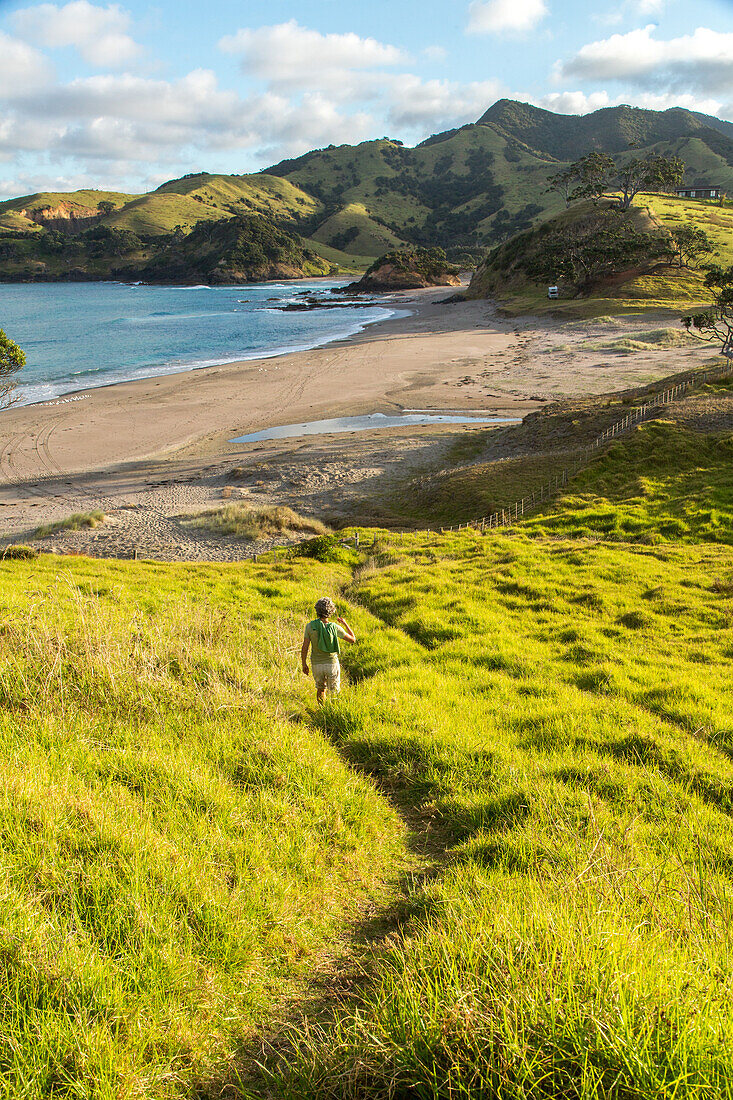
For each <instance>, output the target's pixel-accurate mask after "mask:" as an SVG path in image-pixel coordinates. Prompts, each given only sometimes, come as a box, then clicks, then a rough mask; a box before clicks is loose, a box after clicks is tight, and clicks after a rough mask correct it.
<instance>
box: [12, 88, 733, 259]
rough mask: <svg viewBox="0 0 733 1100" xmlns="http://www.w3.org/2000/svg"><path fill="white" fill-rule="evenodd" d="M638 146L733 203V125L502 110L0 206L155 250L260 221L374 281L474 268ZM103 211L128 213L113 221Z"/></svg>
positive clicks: (26, 220) (22, 226)
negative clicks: (121, 235) (577, 178)
mask: <svg viewBox="0 0 733 1100" xmlns="http://www.w3.org/2000/svg"><path fill="white" fill-rule="evenodd" d="M630 145H633V147H634V149H635V151H636V153H637V155H639V156H644V155H647V154H650V153H662V154H675V155H678V156H680V157H682V159H683V160H684V161H685V163H686V164H687V175H686V181H687V182H688V183H689V184H690V185H704V184H713V185H716V186H719V187H723V188H727V189H730V190H732V191H733V126H731V124H730V123H726V122H724V121H721V120H720V119H715V118H712V117H708V116H705V115H701V114H699V113H695V112H690V111H686V110H682V109H672V110H669V111H662V112H659V111H645V110H642V109H640V108H631V107H613V108H607V109H604V110H602V111H596V112H594V113H592V114H589V115H583V116H569V115H556V114H553V113H552V112H550V111H543V110H540V109H539V108H535V107H532V106H530V105H529V104H523V103H516V102H513V101H510V100H500V101H499V102H498V103H496V104H494V106H493V107H491V108H490V109H489V110H488V111H487V112H486V114H485V115H484V116H483V117H482V118H481V119H480V120H479V121H478V122H477V123H476V124H475V125H467V126H462V127H460V128H459V129H457V130H451V131H448V132H446V133H442V134H437V135H435V136H434V137H431V138H429V139H428V140H427V141H425V142H423V143H422V144H421V145H419V146H417V148H414V149H413V148H406V147H405V146H403V145H402V143H401V142H398V141H393V140H390V139H389V138H382V139H380V140H378V141H367V142H362V143H361V144H359V145H356V146H352V145H341V146H330V147H329V148H327V149H319V150H315V151H314V152H311V153H307V154H305V155H304V156H302V157H299V158H297V159H295V160H288V161H283V162H281V163H280V164H277V165H275V166H274V167H272V168H269V169H267V170H266V171H265V172H262V173H258V174H252V175H241V176H239V175H210V174H208V173H205V172H199V173H192V174H190V175H187V176H184V177H183V178H181V179H179V180H170V181H169V182H168V183H165V184H163V185H162V186H160V187H158V188H157V190H155V191H152V192H150V193H149V194H145V195H124V194H118V193H112V192H102V191H78V192H72V193H70V194H68V195H63V194H38V195H31V196H25V197H23V198H20V199H12V200H8V201H6V202H4V203H0V230H2V229H5V230H7V231H12V232H28V233H31V232H34V231H35V230H36V228H37V224H38V223H39V221H40V222H42V223H43V224H46V225H48V226H49V227H51V228H59V227H61V228H62V229H63V228H66V229H68V228H69V226H76V228H79V227H80V226H82V225H83V224H86V225H87V226H88V225H90V224H93V223H94V224H99V225H102V226H105V227H107V228H114V229H120V230H125V231H130V232H133V233H135V234H136V235H138V236H139V237H141V238H155V237H156V236H161V235H165V234H170V233H172V232H173V231H174V230H175V229H176V227H178V226H180V227H181V228H182V229H183V230H184V231H187V230H190V229H191V228H192V227H193V226H194V225H195V224H196V222H198V221H214V220H218V219H222V218H227V217H231V216H232V215H235V214H245V215H246V214H260V215H262V216H264V217H267V218H268V219H270V220H271V221H273V222H274V223H275V224H276V225H278V226H280V227H284V228H286V229H295V230H297V231H298V232H299V233H300V234H301V235H302V236H304V237H306V238H309V239H312V240H313V241H315V242H317V247H318V246H320V247H323V248H327V249H330V250H332V251H331V253H330V254H327V253H323V255H324V256H325V258H327V259H333V254H334V251H335V252H337V253H340V254H347V255H348V256H350V257H351V259H350V260H349V261H346V263H347V264H350V265H351V267H352V268H354V267H356V268H361V269H362V270H363V269H364V268H366V267H368V266H369V263H370V262H371V261H372V260H374V259H375V258H376V257H378V256H380V255H382V254H383V253H384V252H386V251H388V250H390V249H393V248H401V247H404V246H405V244H410V245H419V246H424V247H432V246H435V245H438V246H441V247H444V248H446V249H447V250H448V251H449V258H450V259H451V260H454V261H456V262H462V263H472V262H475V261H477V260H478V259H479V257H480V256H481V254H482V252H483V250H484V249H485V248H486V247H487V246H491V245H495V244H497V243H500V242H502V241H505V240H506V239H507V238H509V237H511V236H512V235H513V234H515V233H517V232H519V231H522V230H526V229H530V228H531V227H533V226H535V225H536V224H537V223H538V222H540V221H541V220H543V219H544V218H547V216H548V215H554V214H557V213H559V212H561V210H562V200H561V199H560V197H559V196H558V195H557V194H554V193H549V192H548V191H547V182H548V179H549V177H550V176H551V175H553V174H555V173H556V172H557V171H558V170H559V169H560V168H562V167H563V166H565V165H567V164H568V163H569V162H570V161H572V160H575V159H577V158H578V157H580V156H582V155H583V154H585V153H588V152H590V151H591V150H594V149H603V150H610V151H611V152H613V153H616V154H623V153H625V152H626V151H627V150H628V149H629V147H630ZM100 202H103V203H111V204H112V206H113V207H114V209H113V210H112V211H111V212H102V214H101V215H100V213H99V211H98V204H99V203H100ZM72 215H73V217H72ZM74 218H76V219H79V218H81V219H82V220H81V222H79V221H78V220H77V221H76V222H75V221H74ZM42 262H45V261H42ZM91 273H92V274H96V272H91ZM12 274H13V272H11V275H12Z"/></svg>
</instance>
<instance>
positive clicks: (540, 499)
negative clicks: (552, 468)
mask: <svg viewBox="0 0 733 1100" xmlns="http://www.w3.org/2000/svg"><path fill="white" fill-rule="evenodd" d="M730 375H733V359H727V360H726V362H725V363H724V364H723V365H722V366H720V367H708V368H706V369H704V370H699V371H694V372H691V373H690V374H689V375H688V376H687V377H684V378H681V379H680V380H678V381H677V382H675V384H674V385H673V386H670V387H669V388H668V389H666V390H662V391H661V392H660V393H658V394H657V395H656V396H655V397H654V398H652V400H650V401H646V402H645V403H644V404H643V405H637V406H635V407H634V408H633V409H630V410H629V412H628V413H627V414H626V416H624V417H622V418H621V420H617V421H616V423H615V424H611V425H610V427H608V428H606V430H605V431H603V432H601V434H600V435H599V436H597V437H596V438H595V439H594V440H593V442H592V443H589V444H588V445H587V446H586V447H584V448H583V457H582V458H580V459H579V460H578V461H577V462H576V463H574V464H573V465H572V466H569V467H566V468H565V469H564V470H562V472H561V473H559V474H555V475H553V477H551V478H550V480H549V481H548V482H546V483H545V484H544V485H542V486H541V487H540V488H539V489H538V490H533V491H532V492H531V493H527V495H526V496H523V497H520V498H519V499H518V500H515V501H514V503H513V504H510V505H509V507H507V508H498V509H497V510H496V511H495V512H492V513H491V514H490V515H488V516H481V518H480V519H472V520H468V522H467V523H458V524H454V525H453V526H452V527H441V528H440V531H441V533H443V532H448V531H467V530H469V528H473V529H477V530H479V531H490V530H492V529H493V528H497V527H510V526H511V525H512V524H513V523H516V522H517V520H519V519H521V518H522V516H523V515H524V514H525V513H526V512H529V511H531V510H532V509H533V508H536V507H538V506H539V505H540V504H542V503H544V501H547V500H550V499H551V497H554V496H556V495H557V494H558V493H559V492H560V490H561V489H562V488H563V487H564V486H565V485H567V483H568V481H569V480H570V478H571V477H572V476H573V475H574V474H576V473H578V471H579V470H580V469H581V468H582V467H583V465H584V464H585V463H586V462H588V461H589V460H590V459H591V458H592V456H593V454H594V453H596V452H597V451H599V450H600V448H601V447H603V446H604V444H606V443H609V442H610V441H611V440H613V439H615V438H616V437H617V436H619V435H622V434H623V433H624V432H628V431H630V430H631V429H632V428H633V427H635V425H637V424H639V423H641V421H643V420H645V419H646V418H647V417H648V416H649V414H650V413H651V412H652V411H653V410H655V409H658V408H659V407H660V406H661V405H671V404H672V402H674V401H678V400H679V398H680V397H683V396H684V395H685V394H686V393H689V392H690V390H693V389H696V388H697V387H698V386H701V385H704V384H705V383H706V382H715V381H719V380H720V379H722V378H726V377H729V376H730Z"/></svg>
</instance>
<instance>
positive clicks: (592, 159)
mask: <svg viewBox="0 0 733 1100" xmlns="http://www.w3.org/2000/svg"><path fill="white" fill-rule="evenodd" d="M684 174H685V164H684V161H682V160H680V158H679V157H663V156H661V155H659V154H654V155H652V156H648V157H643V158H639V157H635V158H632V159H631V160H628V161H625V162H622V163H620V164H616V163H615V161H614V160H613V157H611V156H609V155H608V153H589V154H588V155H587V156H585V157H581V158H580V160H576V161H574V162H573V163H572V164H571V165H570V166H569V167H568V168H563V169H562V171H560V172H558V173H557V174H556V175H554V176H551V177H550V179H549V181H548V182H549V187H548V188H547V190H548V191H557V192H559V194H561V195H562V196H563V198H564V199H565V205H566V206H569V205H570V203H571V202H575V201H576V200H577V199H593V200H594V201H595V200H597V199H599V198H600V196H601V195H602V194H603V192H604V191H608V190H618V191H620V192H621V196H620V198H619V199H618V208H619V210H628V209H629V207H630V206H631V204H632V202H633V201H634V199H635V198H636V196H637V195H638V194H639V192H640V191H669V190H672V188H674V187H677V186H678V184H679V183H680V182H681V180H682V177H683V176H684Z"/></svg>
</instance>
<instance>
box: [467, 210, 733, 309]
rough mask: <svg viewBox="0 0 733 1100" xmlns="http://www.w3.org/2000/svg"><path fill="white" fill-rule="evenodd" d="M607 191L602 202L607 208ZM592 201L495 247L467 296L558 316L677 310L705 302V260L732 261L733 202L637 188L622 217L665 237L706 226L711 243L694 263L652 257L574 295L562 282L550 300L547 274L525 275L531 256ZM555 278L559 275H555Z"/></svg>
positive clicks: (588, 212) (584, 214)
mask: <svg viewBox="0 0 733 1100" xmlns="http://www.w3.org/2000/svg"><path fill="white" fill-rule="evenodd" d="M613 205H614V204H613V201H612V197H610V196H609V197H607V198H606V200H605V202H604V203H602V204H601V206H600V208H599V209H601V210H603V209H604V208H605V209H607V210H611V209H612V207H613ZM595 210H596V208H595V207H594V206H593V204H592V203H590V202H578V203H574V204H572V205H571V206H570V207H569V209H567V210H563V211H562V212H561V213H560V214H557V215H556V216H555V217H553V218H550V219H548V220H547V221H545V222H543V223H542V224H541V225H539V226H538V227H537V228H536V229H529V230H525V231H524V232H522V233H519V234H517V235H516V236H515V237H513V238H511V239H510V240H508V241H506V242H505V243H504V244H502V245H498V246H497V247H496V248H494V249H492V250H491V251H490V252H489V253H488V254H487V256H486V258H485V260H484V261H483V263H482V264H481V265H480V266H479V268H478V269H477V271H476V274H475V276H474V278H473V280H472V282H471V286H470V288H469V291H468V295H469V297H473V298H482V297H495V298H498V299H499V300H500V301H501V302H502V304H503V305H504V306H505V307H506V308H507V309H508V310H510V311H512V312H516V313H523V312H539V313H547V312H552V313H553V314H556V315H558V316H567V317H574V316H577V317H583V316H585V317H591V316H594V315H604V314H610V315H612V314H621V313H625V312H638V310H639V309H640V308H646V309H655V310H675V311H677V312H679V311H680V310H684V309H685V308H687V307H688V306H692V305H698V304H704V303H707V302H709V300H710V294H709V291H708V290H707V289H706V287H705V285H704V271H703V270H702V263H703V262H708V261H709V260H711V259H712V260H714V262H716V263H721V264H731V263H733V233H732V232H731V230H732V229H733V206H731V204H730V203H727V202H726V203H725V204H724V205H722V206H721V205H720V204H718V203H711V202H705V201H702V200H699V201H698V200H695V199H681V198H677V197H676V196H670V195H655V194H641V195H639V196H637V198H636V200H635V203H634V205H632V207H631V208H630V210H629V211H628V212H627V214H626V215H624V223H625V224H629V225H631V226H633V227H634V229H635V230H637V231H638V232H640V233H647V234H649V233H651V234H654V233H658V234H661V235H665V234H666V233H669V231H670V230H671V229H673V228H674V227H676V226H681V225H691V226H693V227H695V228H700V229H703V230H704V231H705V232H706V233H707V234H708V237H709V238H710V240H711V241H712V244H713V246H714V249H715V254H714V256H712V257H710V256H706V257H704V258H703V261H701V262H700V263H699V264H697V265H692V266H690V267H682V268H680V267H678V266H677V265H676V264H674V263H671V262H664V261H662V260H660V259H658V258H657V259H652V260H649V262H647V263H644V264H641V265H637V266H635V267H632V268H629V269H628V270H626V271H624V270H619V272H618V273H617V275H614V276H613V277H606V278H602V279H598V280H597V282H596V284H595V285H593V286H592V287H591V288H589V289H588V290H586V291H584V292H582V293H578V294H576V295H575V296H572V288H565V290H564V292H563V294H562V296H561V298H560V299H559V300H548V298H547V285H548V281H547V279H545V280H543V281H542V282H540V281H538V280H537V279H535V278H533V277H532V275H531V274H530V271H531V264H532V261H533V259H534V257H535V256H536V255H537V254H538V252H539V250H540V249H541V248H542V246H543V242H544V241H545V239H546V238H547V236H548V235H551V234H558V233H560V234H562V233H568V232H572V231H573V229H574V227H575V226H577V225H578V224H580V223H581V222H582V221H583V219H586V218H588V217H590V216H593V215H594V212H595ZM554 281H557V280H554Z"/></svg>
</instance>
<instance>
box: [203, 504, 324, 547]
mask: <svg viewBox="0 0 733 1100" xmlns="http://www.w3.org/2000/svg"><path fill="white" fill-rule="evenodd" d="M184 523H185V524H186V525H187V526H189V527H194V528H196V529H198V530H201V531H209V532H211V534H213V535H233V536H234V537H235V538H240V539H248V540H253V539H261V538H269V537H273V536H279V535H286V536H287V535H291V534H302V533H307V534H313V535H324V534H326V533H327V531H328V528H327V527H326V526H325V525H324V524H323V523H321V522H320V520H317V519H313V518H312V517H311V516H301V515H299V514H298V513H297V512H294V511H293V509H292V508H287V507H284V506H282V505H278V506H274V505H253V504H249V503H247V502H244V501H236V502H234V503H232V504H225V505H223V506H222V507H221V508H209V509H207V511H205V512H199V513H197V514H196V515H195V516H189V517H187V518H186V519H184Z"/></svg>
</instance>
